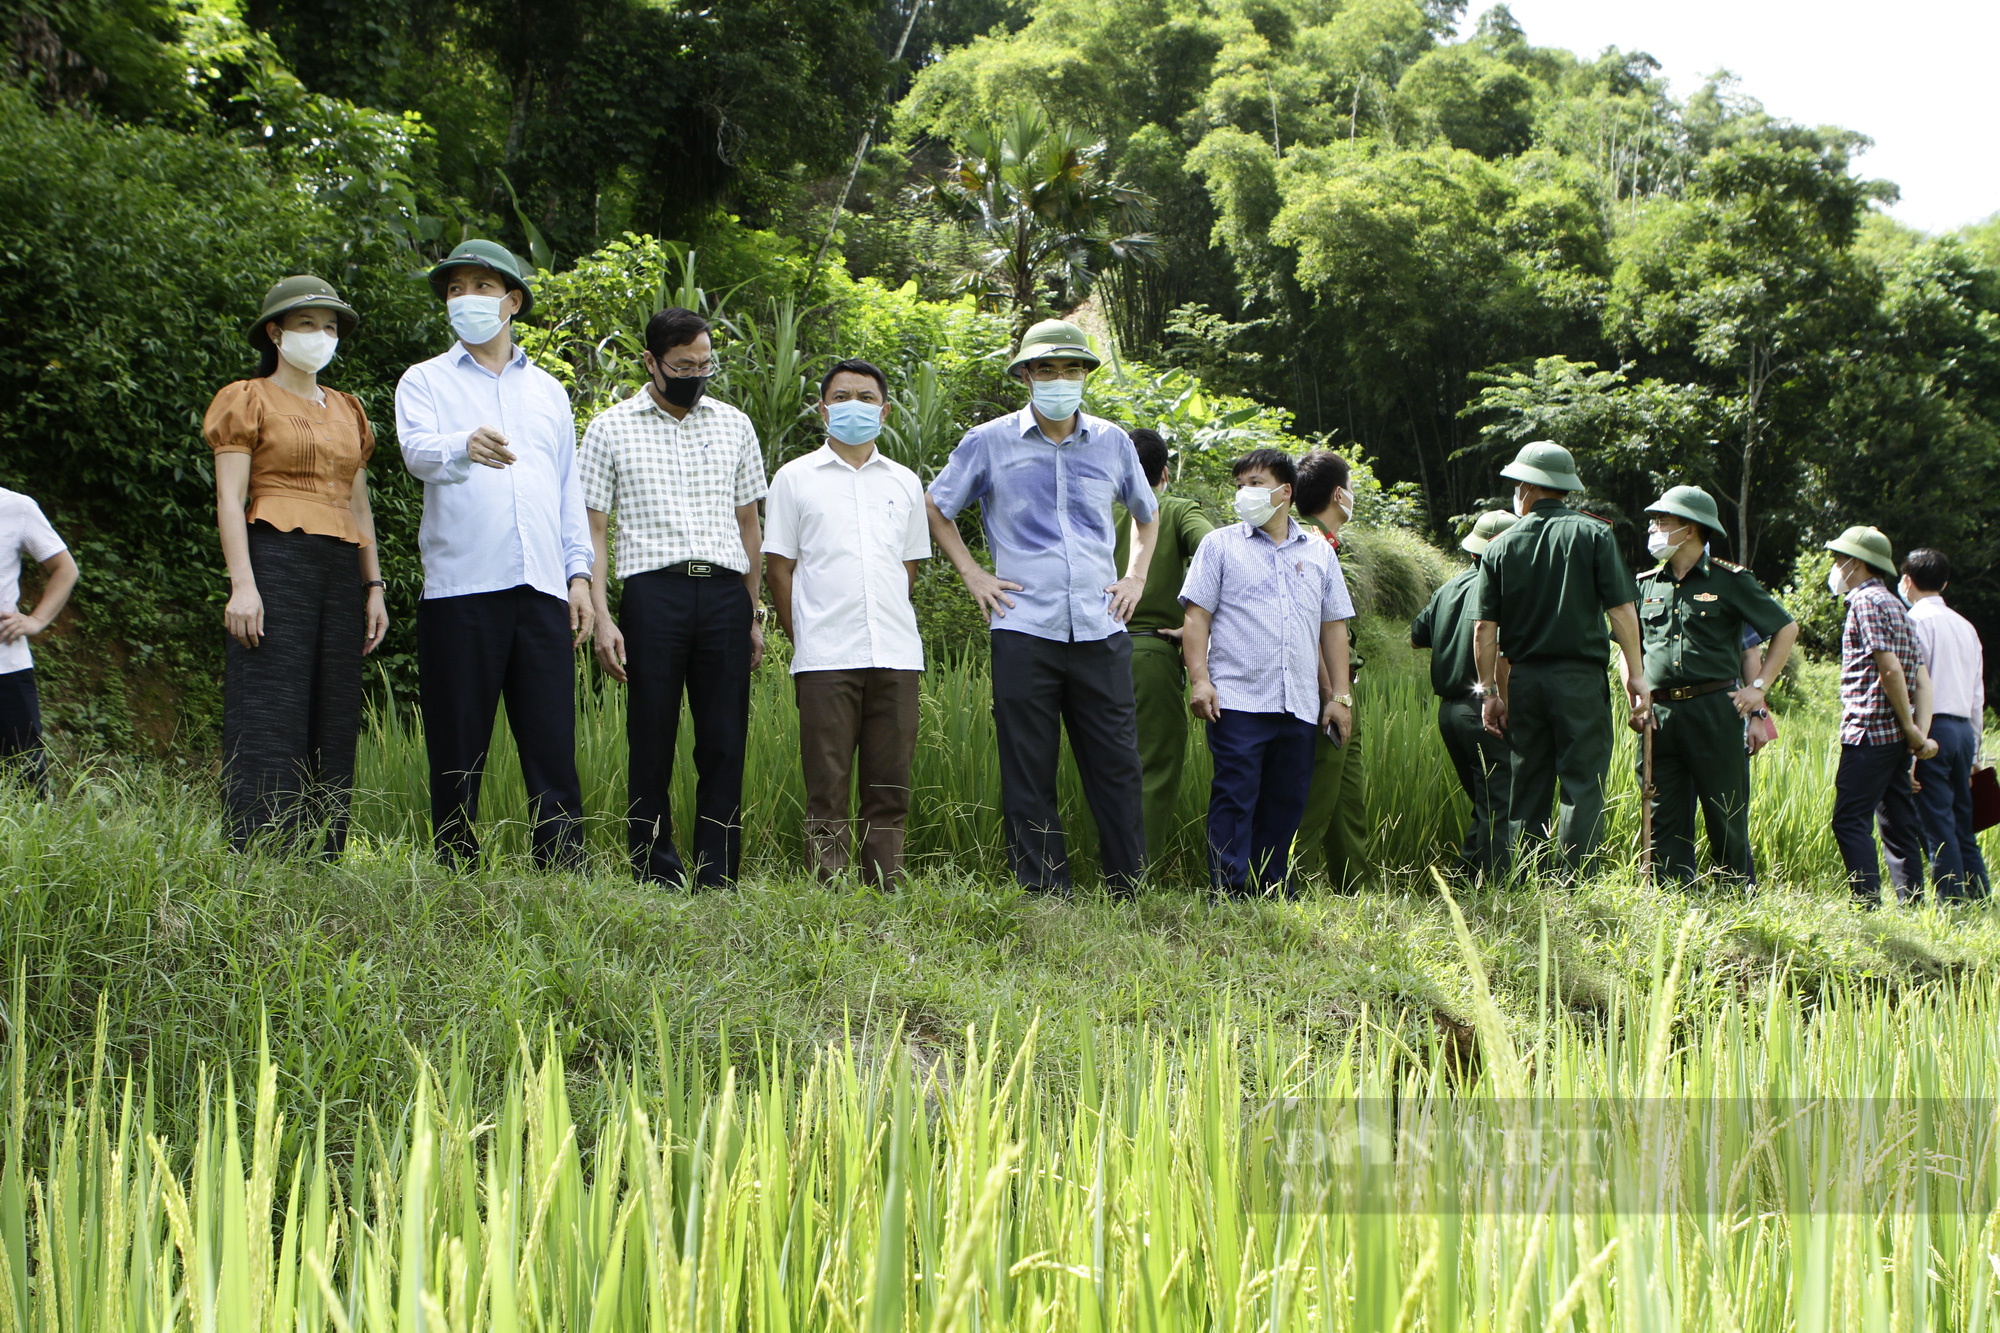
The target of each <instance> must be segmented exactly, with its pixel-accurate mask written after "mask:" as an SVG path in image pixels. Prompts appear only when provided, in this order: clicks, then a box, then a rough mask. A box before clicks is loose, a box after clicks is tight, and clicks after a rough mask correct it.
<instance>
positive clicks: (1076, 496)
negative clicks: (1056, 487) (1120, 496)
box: [1069, 477, 1116, 537]
mask: <svg viewBox="0 0 2000 1333" xmlns="http://www.w3.org/2000/svg"><path fill="white" fill-rule="evenodd" d="M1115 498H1116V488H1115V487H1114V486H1113V485H1112V483H1111V482H1110V480H1109V479H1107V478H1104V477H1073V478H1071V479H1070V483H1069V510H1070V519H1071V521H1072V522H1074V523H1077V524H1078V525H1080V526H1081V527H1083V529H1084V530H1085V531H1087V532H1093V533H1100V534H1102V535H1104V536H1106V537H1109V536H1111V504H1112V501H1113V500H1114V499H1115Z"/></svg>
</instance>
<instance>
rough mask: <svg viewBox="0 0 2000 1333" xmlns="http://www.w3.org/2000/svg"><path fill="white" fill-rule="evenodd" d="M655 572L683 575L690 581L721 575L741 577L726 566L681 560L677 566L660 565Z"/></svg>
mask: <svg viewBox="0 0 2000 1333" xmlns="http://www.w3.org/2000/svg"><path fill="white" fill-rule="evenodd" d="M657 572H658V573H661V574H685V575H687V577H689V578H691V579H709V578H715V577H716V576H717V575H723V574H726V575H728V576H730V577H732V578H740V577H741V575H739V574H737V572H736V571H735V570H733V569H731V568H729V567H728V566H727V565H718V564H716V563H715V562H714V561H712V560H683V561H681V562H680V563H679V564H674V565H661V566H660V568H659V570H658V571H657Z"/></svg>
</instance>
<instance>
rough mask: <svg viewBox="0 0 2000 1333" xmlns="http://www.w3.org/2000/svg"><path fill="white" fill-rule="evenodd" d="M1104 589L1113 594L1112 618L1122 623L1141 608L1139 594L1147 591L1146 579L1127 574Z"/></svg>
mask: <svg viewBox="0 0 2000 1333" xmlns="http://www.w3.org/2000/svg"><path fill="white" fill-rule="evenodd" d="M1104 591H1106V592H1108V593H1110V594H1111V607H1110V611H1111V618H1112V619H1113V620H1115V621H1117V622H1118V623H1119V624H1121V625H1122V624H1124V623H1125V622H1126V621H1128V620H1130V619H1131V618H1132V613H1133V612H1134V611H1136V610H1137V609H1138V608H1139V594H1140V593H1143V592H1144V591H1146V580H1144V579H1142V578H1140V577H1139V576H1138V575H1136V574H1127V575H1126V576H1125V577H1124V578H1122V579H1120V580H1118V582H1116V583H1114V584H1112V585H1111V586H1110V587H1108V588H1106V589H1105V590H1104Z"/></svg>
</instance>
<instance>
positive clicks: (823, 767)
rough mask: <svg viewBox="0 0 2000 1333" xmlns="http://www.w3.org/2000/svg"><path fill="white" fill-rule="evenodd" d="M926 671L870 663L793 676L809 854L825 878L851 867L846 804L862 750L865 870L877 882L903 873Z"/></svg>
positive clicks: (861, 815) (860, 816)
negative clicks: (912, 768)
mask: <svg viewBox="0 0 2000 1333" xmlns="http://www.w3.org/2000/svg"><path fill="white" fill-rule="evenodd" d="M919 674H921V673H919V672H915V671H885V670H876V669H873V668H867V669H862V670H855V671H801V672H799V673H798V674H797V675H795V676H793V677H792V687H793V689H794V690H795V691H796V692H797V695H798V701H799V760H800V763H801V764H802V766H803V767H804V770H805V782H806V849H807V850H806V854H807V855H808V856H809V857H810V858H811V860H812V864H813V868H814V870H815V871H817V872H818V874H819V876H820V878H822V879H830V878H833V877H835V876H837V875H841V874H844V873H845V872H846V871H847V869H848V866H849V864H850V861H849V851H848V849H849V845H850V844H849V837H850V829H849V821H848V813H847V809H848V794H849V789H850V780H851V776H852V774H853V771H854V767H855V756H856V755H857V753H858V754H859V756H860V761H861V762H860V768H861V774H860V777H861V800H860V808H859V809H858V810H857V811H856V812H855V817H856V818H858V819H859V820H860V822H861V831H860V839H859V840H860V844H861V873H862V874H863V875H865V876H867V877H868V879H870V880H872V881H873V882H875V883H877V884H888V883H892V882H893V881H894V880H896V879H897V878H898V877H899V876H900V875H901V873H902V869H903V821H904V819H905V818H906V817H907V816H908V815H909V813H910V762H911V759H912V758H913V756H914V755H915V754H916V749H917V678H918V676H919Z"/></svg>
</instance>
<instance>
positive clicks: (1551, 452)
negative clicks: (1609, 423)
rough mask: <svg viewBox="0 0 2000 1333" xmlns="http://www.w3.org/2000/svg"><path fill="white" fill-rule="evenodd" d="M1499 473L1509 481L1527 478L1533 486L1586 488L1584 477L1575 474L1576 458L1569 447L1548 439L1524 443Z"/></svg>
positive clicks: (1556, 489)
mask: <svg viewBox="0 0 2000 1333" xmlns="http://www.w3.org/2000/svg"><path fill="white" fill-rule="evenodd" d="M1500 475H1501V476H1503V477H1505V478H1506V479H1507V480H1509V481H1525V482H1527V483H1528V484H1529V485H1530V486H1542V487H1546V488H1547V489H1549V490H1552V491H1580V490H1582V489H1583V479H1582V478H1580V477H1578V476H1577V475H1576V460H1575V459H1574V458H1571V457H1570V456H1569V450H1567V449H1565V448H1563V447H1562V446H1561V445H1559V444H1555V443H1553V442H1551V441H1548V440H1536V441H1535V442H1534V443H1533V444H1524V445H1522V446H1521V452H1520V453H1518V454H1515V455H1514V461H1513V462H1511V463H1509V464H1508V465H1507V466H1506V467H1503V468H1501V469H1500Z"/></svg>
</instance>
